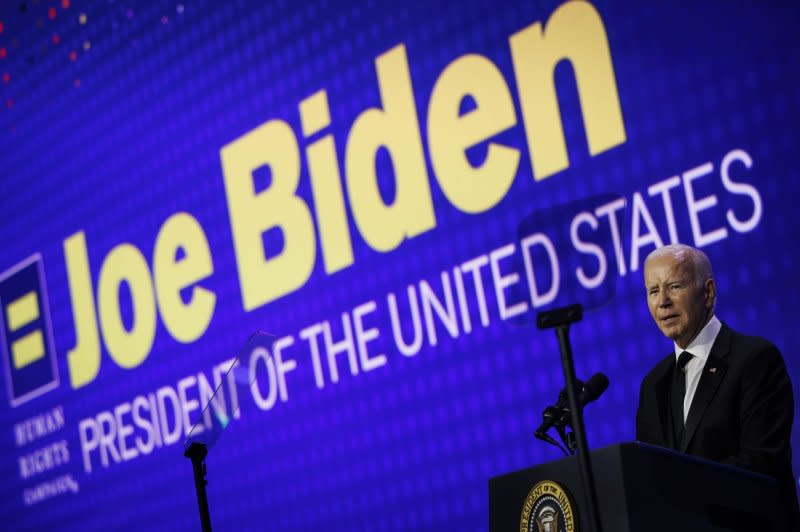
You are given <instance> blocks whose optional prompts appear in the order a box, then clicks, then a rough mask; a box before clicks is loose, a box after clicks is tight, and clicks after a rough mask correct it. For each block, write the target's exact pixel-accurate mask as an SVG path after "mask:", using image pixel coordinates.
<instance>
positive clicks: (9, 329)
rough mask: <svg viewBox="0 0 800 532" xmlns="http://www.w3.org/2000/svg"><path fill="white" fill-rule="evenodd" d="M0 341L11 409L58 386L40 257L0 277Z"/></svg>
mask: <svg viewBox="0 0 800 532" xmlns="http://www.w3.org/2000/svg"><path fill="white" fill-rule="evenodd" d="M0 324H2V326H0V340H2V355H3V363H4V365H5V369H6V384H7V385H8V386H7V389H8V396H9V400H10V401H11V405H12V406H17V405H20V404H22V403H24V402H26V401H30V400H31V399H33V398H34V397H38V396H39V395H42V394H43V393H46V392H48V391H50V390H52V389H53V388H55V387H57V386H58V364H57V362H56V356H55V350H54V349H53V329H52V327H51V326H50V310H49V308H48V305H47V286H46V285H45V278H44V263H43V262H42V256H41V255H39V254H36V255H33V256H31V257H29V258H27V259H25V260H24V261H22V262H20V263H19V264H17V265H16V266H13V267H12V268H10V269H9V270H6V271H5V272H3V273H2V274H0Z"/></svg>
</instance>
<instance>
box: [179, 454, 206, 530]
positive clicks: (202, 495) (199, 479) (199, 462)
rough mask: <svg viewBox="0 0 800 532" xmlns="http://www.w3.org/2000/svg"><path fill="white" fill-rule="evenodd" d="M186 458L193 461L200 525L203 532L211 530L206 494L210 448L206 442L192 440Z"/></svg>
mask: <svg viewBox="0 0 800 532" xmlns="http://www.w3.org/2000/svg"><path fill="white" fill-rule="evenodd" d="M183 454H184V456H186V458H189V459H190V460H191V461H192V470H193V471H194V487H195V491H196V492H197V505H198V509H199V510H200V527H201V530H202V531H203V532H211V514H210V513H209V512H208V496H207V494H206V484H208V482H207V481H206V463H205V458H206V455H207V454H208V449H207V448H206V446H205V444H203V443H198V442H192V444H191V445H189V448H188V449H186V452H184V453H183Z"/></svg>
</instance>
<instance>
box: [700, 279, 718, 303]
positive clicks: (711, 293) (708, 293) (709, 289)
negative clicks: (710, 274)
mask: <svg viewBox="0 0 800 532" xmlns="http://www.w3.org/2000/svg"><path fill="white" fill-rule="evenodd" d="M703 287H704V288H705V298H706V308H710V309H713V308H714V303H715V302H716V301H717V285H716V283H714V279H713V278H712V279H706V281H705V283H703Z"/></svg>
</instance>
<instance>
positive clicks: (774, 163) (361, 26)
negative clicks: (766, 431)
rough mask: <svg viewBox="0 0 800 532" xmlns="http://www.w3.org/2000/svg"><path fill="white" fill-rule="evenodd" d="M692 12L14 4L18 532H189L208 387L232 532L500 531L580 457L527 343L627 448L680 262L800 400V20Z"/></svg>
mask: <svg viewBox="0 0 800 532" xmlns="http://www.w3.org/2000/svg"><path fill="white" fill-rule="evenodd" d="M673 4H674V3H669V2H658V3H654V2H625V3H622V2H597V3H592V4H590V3H585V2H579V1H575V2H567V3H561V2H551V1H545V2H542V1H528V2H516V3H509V2H503V3H500V2H474V1H465V2H439V1H429V2H411V3H408V4H406V5H403V4H402V3H396V2H369V3H359V4H346V3H343V2H327V1H323V2H316V1H315V2H287V1H279V2H269V3H261V2H242V1H231V2H215V1H209V0H206V1H202V0H198V1H193V0H186V1H185V2H182V3H179V2H176V1H169V2H166V1H154V2H123V1H120V0H109V1H103V2H99V1H98V2H94V3H85V2H78V1H62V2H55V1H45V0H41V1H38V2H36V1H25V2H19V1H15V2H9V1H4V2H0V75H2V80H1V81H0V135H2V136H1V137H0V138H2V144H1V145H0V176H2V177H1V179H2V181H1V182H2V189H1V192H0V227H1V228H2V230H1V231H0V272H3V273H2V274H1V275H0V304H1V305H2V313H0V315H2V318H0V319H2V323H3V326H2V328H0V332H2V335H1V336H2V340H3V343H2V350H0V355H2V357H3V363H2V365H3V368H2V370H1V371H2V372H3V374H4V377H3V378H2V379H0V382H2V387H3V390H2V395H3V398H2V403H3V405H2V406H0V412H1V413H0V416H1V417H0V420H1V421H0V456H2V458H1V459H0V478H2V480H0V521H2V522H3V523H4V527H10V528H13V529H59V528H63V529H80V530H108V529H114V530H118V529H131V530H132V529H165V530H174V529H194V528H196V527H197V525H198V517H197V513H196V501H195V493H194V487H193V482H192V473H191V468H190V464H189V462H188V460H186V459H185V458H184V457H183V456H182V450H183V446H182V441H183V439H184V436H185V434H186V433H187V432H188V431H189V426H190V424H191V423H192V420H194V419H197V418H198V417H199V410H198V408H199V405H200V403H201V402H204V401H205V400H206V399H207V398H208V395H209V390H210V388H212V387H214V385H215V384H216V383H217V382H219V383H221V385H222V392H223V393H224V394H227V395H226V397H227V400H226V403H225V404H224V405H217V406H218V411H217V412H216V415H217V417H218V418H219V419H222V421H223V422H225V421H226V420H227V419H228V418H231V417H232V418H233V420H232V421H231V422H230V425H229V426H228V427H227V429H226V430H225V431H224V433H222V435H221V437H220V438H219V440H218V442H217V443H216V445H215V446H214V447H213V448H212V449H211V454H210V455H209V458H208V477H209V486H208V492H209V499H210V504H211V515H212V520H213V522H214V525H215V526H216V527H218V528H219V529H221V530H241V529H269V530H309V529H312V528H317V527H327V528H331V529H334V530H418V529H420V530H443V529H458V530H483V529H485V528H486V526H487V522H488V479H489V477H491V476H494V475H498V474H501V473H505V472H509V471H512V470H516V469H519V468H522V467H527V466H531V465H534V464H537V463H541V462H543V461H548V460H552V459H555V458H557V457H559V456H560V453H559V452H558V450H556V449H555V448H551V447H548V446H546V445H544V444H541V443H539V442H537V441H535V440H534V439H533V436H532V432H533V428H534V427H535V426H536V425H537V424H538V421H539V413H540V412H541V410H542V409H543V408H544V407H545V406H546V405H547V404H548V403H550V402H551V401H552V400H553V399H555V397H556V395H557V393H558V390H559V389H560V388H561V387H562V385H563V380H562V377H561V369H560V365H559V358H558V350H557V344H556V339H555V336H554V335H553V333H552V332H549V331H544V332H542V331H538V330H536V328H535V327H533V326H532V325H531V323H532V319H533V316H534V314H535V311H537V310H540V309H543V308H547V307H548V306H552V305H556V304H560V303H563V302H568V301H571V300H579V301H584V302H586V303H587V304H588V305H590V309H589V310H587V313H586V315H585V317H584V320H583V322H581V323H580V324H578V325H576V326H574V327H573V329H572V338H573V348H574V352H575V359H576V367H577V371H578V374H579V376H582V377H584V378H587V377H588V376H590V375H591V374H593V373H594V372H597V371H603V372H605V373H606V374H607V375H608V376H609V377H610V379H611V386H610V388H609V389H608V391H607V392H606V393H605V394H604V395H603V397H602V398H601V399H600V400H599V401H598V402H597V403H596V404H593V405H591V406H589V407H587V410H586V418H587V429H588V438H589V443H590V445H591V446H593V447H598V446H603V445H608V444H612V443H615V442H619V441H627V440H632V439H633V438H634V416H635V410H636V403H637V397H638V389H639V382H640V379H641V377H642V376H643V375H644V374H645V372H646V371H647V370H648V369H649V368H650V367H651V366H652V365H653V364H654V363H655V362H656V361H657V360H659V359H660V358H662V357H663V356H664V355H666V353H667V352H668V351H669V350H670V349H671V343H670V342H669V341H668V340H666V339H665V338H663V337H662V336H661V335H660V333H659V332H658V330H657V328H656V326H655V325H654V324H653V323H652V320H651V318H650V316H649V314H648V312H647V309H646V305H645V292H644V289H643V282H642V276H641V265H642V261H643V258H644V257H645V256H646V254H647V253H649V252H650V251H651V250H652V249H654V248H655V247H656V246H657V245H660V244H663V243H669V242H670V241H680V242H685V243H688V244H692V245H696V246H699V247H701V248H702V249H703V250H704V251H706V253H707V254H708V255H709V256H710V258H711V259H712V262H713V263H714V266H715V270H716V272H715V273H716V277H717V282H718V290H719V294H720V295H719V300H718V305H717V314H718V315H719V316H720V318H721V319H722V320H723V321H725V322H726V323H728V324H729V325H731V326H732V327H733V328H735V329H738V330H740V331H741V332H746V333H751V334H758V335H761V336H764V337H766V338H768V339H770V340H771V341H772V342H774V343H775V344H776V345H777V346H778V347H779V348H780V350H781V351H782V353H783V354H784V357H785V359H786V362H787V365H788V368H789V372H790V375H791V376H792V378H793V380H794V384H795V396H796V397H797V396H798V395H800V394H798V393H797V385H798V383H800V377H799V375H800V355H799V354H798V353H800V332H799V331H800V328H798V327H797V324H796V321H797V319H798V312H797V308H798V305H800V288H799V286H800V285H799V284H798V282H797V268H798V265H799V264H800V261H799V260H798V258H800V257H799V254H798V229H797V228H798V224H800V216H798V208H797V198H798V196H799V195H800V172H799V171H798V163H797V157H798V146H800V133H799V132H800V129H798V123H800V83H799V82H800V74H798V73H799V72H800V54H799V53H798V41H797V28H798V27H800V10H798V9H797V6H796V5H795V4H793V3H789V2H787V3H785V5H779V4H774V5H767V3H764V2H753V3H742V2H712V3H702V5H700V4H698V5H695V3H692V6H691V8H689V7H686V8H678V7H675V6H674V5H673ZM542 28H544V32H542ZM564 58H566V59H567V60H564V61H561V59H564ZM576 80H577V81H576ZM553 91H555V92H553ZM556 96H557V97H556ZM559 117H560V120H559ZM562 126H563V127H562ZM573 226H574V227H573ZM571 228H572V229H574V234H571V233H570V230H571ZM548 243H550V244H552V245H551V246H548ZM548 250H549V252H550V254H548ZM551 259H552V260H555V261H557V263H558V284H556V282H555V281H556V279H555V275H554V269H553V267H552V261H551ZM576 268H580V270H579V271H580V273H581V279H582V280H583V281H582V282H581V281H580V280H579V276H578V273H576ZM531 272H532V274H531ZM531 279H532V281H533V282H531ZM256 330H263V331H266V332H269V333H272V334H274V335H275V338H276V341H275V343H273V344H271V345H268V346H267V348H266V349H265V350H256V351H249V350H245V351H244V352H243V357H242V360H241V364H242V367H246V368H247V370H248V372H249V375H250V376H251V377H252V378H253V379H254V385H253V388H252V389H250V388H247V387H244V388H242V387H238V390H237V387H236V386H233V385H232V381H229V380H228V379H225V378H224V377H223V376H222V373H223V371H224V369H226V368H227V366H228V365H230V360H231V358H232V357H233V356H234V355H236V354H237V353H238V352H239V351H240V349H241V347H242V345H243V344H244V342H245V341H246V340H247V338H248V337H249V336H250V334H251V333H252V332H253V331H256ZM215 379H216V381H215ZM233 393H237V396H236V398H235V399H236V400H237V402H238V404H239V406H240V408H241V412H240V414H239V415H238V417H237V416H236V414H235V412H234V411H235V409H234V408H233V401H234V397H233V396H232V394H233ZM211 423H214V421H213V420H212V421H211ZM798 425H800V424H799V423H798V422H797V418H795V429H794V434H793V439H794V443H795V458H794V468H795V473H796V474H797V473H798V472H800V458H798V457H799V456H800V427H799V426H798Z"/></svg>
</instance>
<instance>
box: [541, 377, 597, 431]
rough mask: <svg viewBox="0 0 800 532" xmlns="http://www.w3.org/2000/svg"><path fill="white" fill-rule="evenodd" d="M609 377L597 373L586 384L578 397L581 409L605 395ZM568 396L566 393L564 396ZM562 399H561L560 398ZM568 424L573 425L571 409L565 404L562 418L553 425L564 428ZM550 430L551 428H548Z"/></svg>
mask: <svg viewBox="0 0 800 532" xmlns="http://www.w3.org/2000/svg"><path fill="white" fill-rule="evenodd" d="M608 384H609V381H608V377H606V376H605V375H604V374H603V373H595V374H594V375H592V376H591V377H589V380H588V381H586V383H585V384H584V385H583V388H582V389H581V391H580V394H579V395H578V405H579V406H580V408H583V407H584V406H586V405H588V404H589V403H591V402H592V401H596V400H597V398H598V397H600V396H601V395H603V392H605V391H606V389H608ZM564 395H566V393H565V394H564ZM559 398H560V397H559ZM567 424H570V425H571V424H572V423H571V417H570V409H569V405H568V404H565V405H564V407H563V408H562V409H561V416H560V417H559V418H558V419H556V421H555V422H554V423H553V424H552V425H551V426H555V427H556V428H558V427H564V426H565V425H567ZM548 428H549V427H548Z"/></svg>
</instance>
